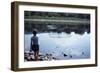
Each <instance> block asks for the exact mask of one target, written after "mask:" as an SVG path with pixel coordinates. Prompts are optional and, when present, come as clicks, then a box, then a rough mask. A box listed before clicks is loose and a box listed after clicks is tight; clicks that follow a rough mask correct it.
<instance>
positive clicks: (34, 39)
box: [31, 30, 39, 61]
mask: <svg viewBox="0 0 100 73" xmlns="http://www.w3.org/2000/svg"><path fill="white" fill-rule="evenodd" d="M36 34H37V31H36V30H33V36H32V37H31V50H32V51H34V60H35V61H38V56H39V45H38V37H37V36H36Z"/></svg>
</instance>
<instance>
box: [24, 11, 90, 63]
mask: <svg viewBox="0 0 100 73" xmlns="http://www.w3.org/2000/svg"><path fill="white" fill-rule="evenodd" d="M90 34H91V31H90V14H82V13H59V12H39V11H24V50H25V52H24V58H25V62H26V61H52V60H69V59H88V58H90Z"/></svg>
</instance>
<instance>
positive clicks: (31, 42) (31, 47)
mask: <svg viewBox="0 0 100 73" xmlns="http://www.w3.org/2000/svg"><path fill="white" fill-rule="evenodd" d="M31 51H32V38H31V43H30V52H31Z"/></svg>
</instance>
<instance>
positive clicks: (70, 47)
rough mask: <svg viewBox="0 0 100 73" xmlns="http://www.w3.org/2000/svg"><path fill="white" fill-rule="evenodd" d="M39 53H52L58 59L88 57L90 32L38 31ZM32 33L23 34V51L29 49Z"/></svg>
mask: <svg viewBox="0 0 100 73" xmlns="http://www.w3.org/2000/svg"><path fill="white" fill-rule="evenodd" d="M37 36H38V37H39V48H40V54H42V55H45V54H52V56H53V57H54V58H57V59H58V60H66V59H87V58H90V34H88V33H87V32H84V34H82V35H80V34H76V33H74V32H71V33H70V34H67V33H64V32H62V33H52V32H50V33H39V34H37ZM31 37H32V34H25V40H24V42H25V44H24V45H25V46H24V47H25V51H29V50H30V42H31Z"/></svg>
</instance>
